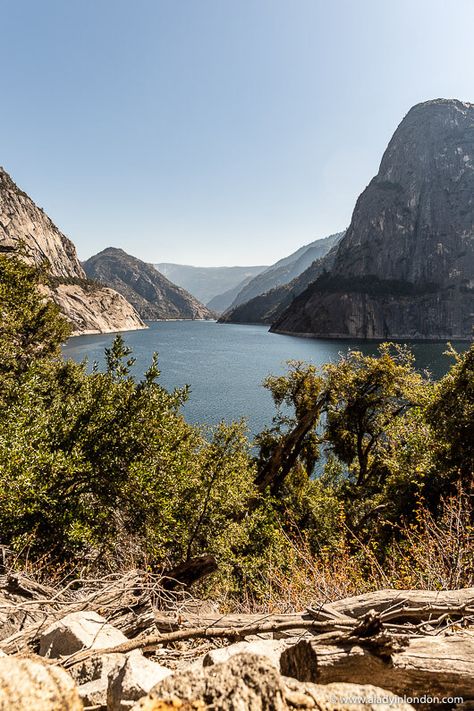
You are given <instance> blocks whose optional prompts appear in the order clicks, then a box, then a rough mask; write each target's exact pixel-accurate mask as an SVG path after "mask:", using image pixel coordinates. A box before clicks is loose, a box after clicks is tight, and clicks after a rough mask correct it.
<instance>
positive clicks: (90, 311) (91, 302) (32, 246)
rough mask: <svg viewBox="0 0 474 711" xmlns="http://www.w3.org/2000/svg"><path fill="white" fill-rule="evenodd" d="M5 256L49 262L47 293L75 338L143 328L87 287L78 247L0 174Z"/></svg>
mask: <svg viewBox="0 0 474 711" xmlns="http://www.w3.org/2000/svg"><path fill="white" fill-rule="evenodd" d="M0 250H1V251H3V252H6V253H12V254H18V255H19V256H21V257H22V258H23V259H25V261H27V262H29V263H32V264H38V265H39V264H42V263H44V262H47V263H48V265H49V273H50V275H51V277H52V284H51V285H49V286H44V287H43V293H44V294H45V296H47V297H48V298H51V299H53V300H54V301H56V302H57V303H58V305H59V306H60V308H61V310H62V312H63V313H64V315H65V316H66V318H67V319H68V320H69V321H70V322H71V323H72V325H73V333H74V334H79V333H106V332H111V331H126V330H134V329H138V328H144V327H145V325H144V323H143V322H142V320H141V319H140V317H139V316H138V314H137V313H136V311H135V310H134V309H133V307H132V306H131V305H130V304H129V303H128V302H127V301H126V300H125V299H124V298H123V297H122V296H121V295H120V294H117V293H116V292H114V291H112V290H111V289H107V288H102V287H99V286H98V285H94V286H92V285H91V284H88V282H87V279H86V275H85V273H84V270H83V268H82V266H81V264H80V262H79V259H78V257H77V254H76V248H75V247H74V244H73V243H72V242H71V240H69V239H68V238H67V237H66V236H65V235H63V234H62V232H60V230H59V229H58V228H57V227H56V225H55V224H54V223H53V222H52V221H51V220H50V218H49V217H48V216H47V215H46V214H45V213H44V211H43V210H42V209H41V208H39V207H37V205H35V203H34V202H33V200H32V199H31V198H30V197H29V196H28V195H27V194H26V193H25V192H23V191H22V190H20V189H19V188H18V187H17V186H16V185H15V183H14V182H13V180H12V179H11V178H10V176H9V175H8V173H6V172H5V171H4V170H3V168H0Z"/></svg>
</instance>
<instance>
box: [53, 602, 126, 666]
mask: <svg viewBox="0 0 474 711" xmlns="http://www.w3.org/2000/svg"><path fill="white" fill-rule="evenodd" d="M126 641H127V638H126V637H125V635H124V634H123V633H122V632H120V630H118V629H116V628H115V627H112V625H109V624H108V623H107V620H106V619H104V618H103V617H101V616H100V615H98V614H97V613H96V612H71V613H70V614H69V615H66V616H65V617H63V618H62V619H60V620H58V621H57V622H53V624H52V625H50V626H49V627H48V628H47V629H46V630H45V632H44V633H43V634H42V635H41V637H40V648H39V653H40V655H41V656H42V657H49V658H52V659H55V658H57V657H63V656H68V655H70V654H74V653H75V652H79V651H80V650H81V649H105V648H107V647H114V646H116V645H118V644H122V642H126Z"/></svg>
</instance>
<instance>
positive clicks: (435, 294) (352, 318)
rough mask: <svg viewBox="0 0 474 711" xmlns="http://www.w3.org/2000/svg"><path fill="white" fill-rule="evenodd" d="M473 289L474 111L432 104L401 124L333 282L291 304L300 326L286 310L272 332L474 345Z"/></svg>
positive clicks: (364, 197) (458, 104)
mask: <svg viewBox="0 0 474 711" xmlns="http://www.w3.org/2000/svg"><path fill="white" fill-rule="evenodd" d="M473 283H474V104H470V103H466V102H462V101H457V100H454V99H453V100H451V99H449V100H448V99H435V100H433V101H428V102H424V103H422V104H418V105H416V106H414V107H413V108H412V109H411V110H410V111H409V112H408V114H407V115H406V116H405V118H404V119H403V120H402V122H401V123H400V125H399V126H398V128H397V129H396V131H395V133H394V135H393V137H392V139H391V141H390V143H389V145H388V147H387V149H386V151H385V153H384V155H383V157H382V161H381V164H380V169H379V171H378V173H377V175H376V176H375V177H374V178H373V180H372V181H371V182H370V184H369V185H368V187H367V188H366V189H365V190H364V192H363V193H362V194H361V196H360V197H359V199H358V200H357V203H356V206H355V209H354V212H353V215H352V220H351V224H350V226H349V229H348V230H347V233H346V236H345V238H344V239H343V240H342V241H341V243H340V245H339V248H338V250H337V254H336V259H335V263H334V267H333V269H332V271H331V274H330V275H329V277H325V280H324V282H323V281H322V280H321V279H320V280H319V281H318V282H316V284H315V285H314V286H313V287H309V289H308V293H307V294H306V295H304V294H303V295H301V297H299V300H298V303H297V304H296V303H295V305H294V309H296V310H299V314H300V315H299V317H298V319H297V320H298V324H297V325H296V324H292V320H293V315H294V313H293V315H292V308H293V307H292V306H290V307H289V309H288V314H287V315H286V316H283V317H282V320H281V322H280V323H279V324H277V325H276V330H285V331H292V330H293V329H294V330H297V331H298V332H303V333H306V332H310V333H314V334H315V335H322V336H323V335H326V336H328V335H333V336H341V337H346V336H356V337H362V338H367V337H373V338H386V337H400V338H441V337H442V338H444V337H448V338H454V337H462V338H464V337H469V336H470V335H472V312H473V311H474V307H473V304H472V300H473V292H472V288H473ZM311 289H312V293H311V294H310V290H311ZM316 293H317V296H316ZM309 299H312V301H311V304H312V305H311V307H310V305H309V303H308V300H309ZM313 309H314V313H313ZM303 314H304V318H303Z"/></svg>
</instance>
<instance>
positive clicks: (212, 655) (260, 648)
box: [202, 639, 294, 671]
mask: <svg viewBox="0 0 474 711" xmlns="http://www.w3.org/2000/svg"><path fill="white" fill-rule="evenodd" d="M289 645H294V640H287V641H284V640H276V639H261V640H256V641H254V642H236V643H235V644H231V645H229V646H228V647H219V648H217V649H212V650H211V651H210V652H208V653H207V654H206V655H205V656H204V658H203V661H202V665H203V666H204V667H210V666H213V665H214V664H221V663H222V662H227V661H228V660H229V659H230V658H231V657H234V656H235V655H236V654H243V653H246V654H258V655H260V656H262V657H265V658H266V659H267V660H268V661H269V662H270V664H272V665H273V666H274V667H275V668H276V669H278V671H280V655H281V653H282V652H283V651H284V650H285V649H286V648H287V647H288V646H289Z"/></svg>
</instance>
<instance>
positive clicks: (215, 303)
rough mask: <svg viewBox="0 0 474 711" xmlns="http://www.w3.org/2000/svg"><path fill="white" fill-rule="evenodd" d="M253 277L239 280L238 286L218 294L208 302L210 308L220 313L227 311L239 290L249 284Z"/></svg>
mask: <svg viewBox="0 0 474 711" xmlns="http://www.w3.org/2000/svg"><path fill="white" fill-rule="evenodd" d="M252 279H253V276H248V277H247V278H246V279H244V280H243V281H239V283H238V284H237V286H233V287H232V289H228V290H227V291H224V293H223V294H218V295H217V296H214V297H213V298H212V299H211V300H210V301H208V302H207V306H208V308H210V309H212V311H215V312H216V313H218V314H223V313H224V311H227V309H228V308H230V306H231V305H232V303H233V301H234V299H235V298H236V296H237V294H239V292H240V291H242V289H243V288H244V286H247V284H248V283H249V281H251V280H252Z"/></svg>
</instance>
